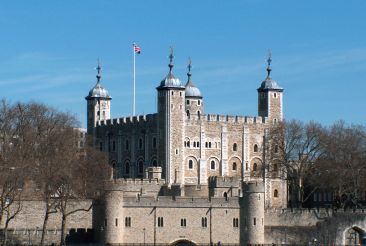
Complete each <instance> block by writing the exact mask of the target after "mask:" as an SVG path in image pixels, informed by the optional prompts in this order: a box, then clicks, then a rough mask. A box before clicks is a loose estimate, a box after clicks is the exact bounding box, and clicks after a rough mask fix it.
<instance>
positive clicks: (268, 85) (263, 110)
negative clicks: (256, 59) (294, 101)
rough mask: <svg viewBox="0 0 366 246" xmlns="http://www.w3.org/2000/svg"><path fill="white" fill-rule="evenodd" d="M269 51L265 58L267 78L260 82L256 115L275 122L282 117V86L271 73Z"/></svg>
mask: <svg viewBox="0 0 366 246" xmlns="http://www.w3.org/2000/svg"><path fill="white" fill-rule="evenodd" d="M271 62H272V58H271V53H269V56H268V59H267V63H268V66H267V78H266V79H265V80H264V81H263V82H262V84H261V86H260V87H259V88H258V89H257V91H258V115H259V116H262V117H268V119H269V121H270V122H277V121H281V120H282V119H283V113H282V96H283V88H281V87H279V86H278V84H277V82H276V81H274V80H273V79H272V78H271V77H270V75H271V71H272V69H271Z"/></svg>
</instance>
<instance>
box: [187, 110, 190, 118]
mask: <svg viewBox="0 0 366 246" xmlns="http://www.w3.org/2000/svg"><path fill="white" fill-rule="evenodd" d="M190 115H191V114H190V113H189V110H187V116H188V118H189V116H190Z"/></svg>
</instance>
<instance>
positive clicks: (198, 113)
mask: <svg viewBox="0 0 366 246" xmlns="http://www.w3.org/2000/svg"><path fill="white" fill-rule="evenodd" d="M197 116H198V119H200V118H201V112H200V111H197Z"/></svg>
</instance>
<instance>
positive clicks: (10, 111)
mask: <svg viewBox="0 0 366 246" xmlns="http://www.w3.org/2000/svg"><path fill="white" fill-rule="evenodd" d="M18 113H19V112H18V111H17V108H16V107H15V106H14V105H10V104H9V103H8V102H7V101H6V100H1V102H0V225H1V224H2V223H3V221H4V229H3V233H4V235H3V237H4V239H3V245H6V243H7V230H8V226H9V223H10V221H11V220H13V219H14V218H15V217H16V216H17V214H18V213H19V212H20V211H21V209H22V204H21V195H22V191H23V189H22V188H23V187H22V186H23V183H24V174H25V173H26V171H27V167H28V165H27V164H28V157H29V148H28V146H27V143H26V142H24V141H23V138H22V137H21V136H20V134H21V131H22V129H23V128H24V125H23V122H22V121H21V120H20V119H19V118H18V116H19V114H18Z"/></svg>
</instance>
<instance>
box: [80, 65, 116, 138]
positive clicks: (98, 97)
mask: <svg viewBox="0 0 366 246" xmlns="http://www.w3.org/2000/svg"><path fill="white" fill-rule="evenodd" d="M97 71H98V73H97V76H96V78H97V83H96V84H95V86H94V87H93V88H92V89H91V90H90V91H89V94H88V96H86V97H85V99H86V101H87V132H88V135H89V136H93V135H94V129H95V126H96V124H97V122H98V121H100V120H108V119H110V118H111V100H112V97H111V96H110V95H109V93H108V91H107V90H106V89H105V88H104V87H103V86H102V83H101V82H100V80H101V78H102V72H101V71H102V68H101V66H100V64H99V61H98V67H97Z"/></svg>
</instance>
